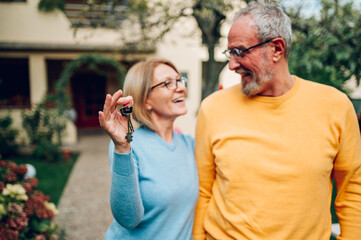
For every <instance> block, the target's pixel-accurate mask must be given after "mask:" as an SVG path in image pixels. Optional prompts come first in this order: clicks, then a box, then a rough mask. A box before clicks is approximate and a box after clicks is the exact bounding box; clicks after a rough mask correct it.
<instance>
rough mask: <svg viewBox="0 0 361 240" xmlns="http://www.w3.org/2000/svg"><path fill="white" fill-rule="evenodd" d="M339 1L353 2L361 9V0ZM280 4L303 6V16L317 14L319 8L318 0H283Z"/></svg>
mask: <svg viewBox="0 0 361 240" xmlns="http://www.w3.org/2000/svg"><path fill="white" fill-rule="evenodd" d="M340 2H341V3H343V2H354V6H355V7H358V8H359V9H361V0H341V1H340ZM282 5H284V6H285V7H292V6H299V5H301V6H303V9H304V10H303V11H302V14H303V15H304V16H305V17H310V16H312V15H317V13H319V12H320V10H321V4H320V0H283V1H282Z"/></svg>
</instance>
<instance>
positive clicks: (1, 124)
mask: <svg viewBox="0 0 361 240" xmlns="http://www.w3.org/2000/svg"><path fill="white" fill-rule="evenodd" d="M12 123H13V120H12V118H11V117H10V116H9V115H7V116H3V117H0V156H2V157H3V158H7V157H9V156H11V155H13V154H15V153H16V151H17V150H18V147H19V146H18V144H17V143H16V142H15V139H16V136H17V135H18V133H19V132H18V130H16V129H14V128H12V127H11V125H12Z"/></svg>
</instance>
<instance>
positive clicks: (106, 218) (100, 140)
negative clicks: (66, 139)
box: [55, 132, 112, 240]
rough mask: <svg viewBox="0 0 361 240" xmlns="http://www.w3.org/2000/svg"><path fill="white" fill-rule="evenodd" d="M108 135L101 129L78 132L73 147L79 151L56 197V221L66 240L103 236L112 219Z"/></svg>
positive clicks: (101, 237)
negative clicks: (57, 206) (70, 171)
mask: <svg viewBox="0 0 361 240" xmlns="http://www.w3.org/2000/svg"><path fill="white" fill-rule="evenodd" d="M109 139H110V138H109V137H108V135H106V134H105V133H103V132H92V133H86V134H84V133H83V134H82V135H80V136H79V142H78V144H77V145H76V146H75V147H74V148H75V150H78V151H80V153H81V154H80V156H79V158H78V161H77V162H76V164H75V165H74V167H73V170H72V173H71V174H70V177H69V180H68V183H67V184H66V187H65V189H64V192H63V195H62V197H61V199H60V201H59V211H60V213H59V215H57V216H56V218H55V222H56V223H57V224H58V225H59V228H60V229H65V233H66V239H67V240H98V239H100V240H101V239H104V233H105V231H106V229H107V228H108V226H109V225H110V223H111V222H112V215H111V211H110V206H109V192H110V170H109V168H110V167H109V161H108V145H109Z"/></svg>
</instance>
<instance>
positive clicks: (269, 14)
mask: <svg viewBox="0 0 361 240" xmlns="http://www.w3.org/2000/svg"><path fill="white" fill-rule="evenodd" d="M243 16H250V17H251V18H252V19H253V21H254V23H255V26H256V32H257V34H258V40H259V41H260V42H264V41H267V40H269V39H272V38H282V39H283V40H285V42H286V49H285V53H284V56H285V58H286V59H288V56H289V54H290V50H291V42H292V27H291V19H290V18H289V17H288V16H287V15H286V14H285V12H284V11H283V9H282V7H281V6H280V5H278V4H276V3H272V2H267V3H265V2H263V1H260V2H256V1H254V2H250V3H249V4H248V6H247V7H246V8H243V9H241V10H240V11H238V12H237V13H236V15H235V18H234V22H235V21H236V20H237V19H238V18H240V17H243Z"/></svg>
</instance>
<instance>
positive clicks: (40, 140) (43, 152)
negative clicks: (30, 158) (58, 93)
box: [22, 95, 66, 161]
mask: <svg viewBox="0 0 361 240" xmlns="http://www.w3.org/2000/svg"><path fill="white" fill-rule="evenodd" d="M57 104H58V102H57V100H56V98H55V97H54V96H53V95H47V96H46V98H45V99H44V100H43V101H42V102H41V103H39V104H38V105H36V106H35V107H34V109H33V110H27V111H24V112H23V113H22V118H23V127H24V130H25V131H26V133H27V135H28V137H29V140H30V144H31V145H32V147H33V149H34V150H33V155H35V156H36V157H37V158H40V159H45V160H48V161H58V160H61V142H62V141H61V139H62V132H63V131H64V130H65V127H66V117H65V115H64V114H62V113H60V112H59V111H58V109H57V108H56V106H57ZM54 140H56V142H54ZM49 154H50V155H49Z"/></svg>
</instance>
